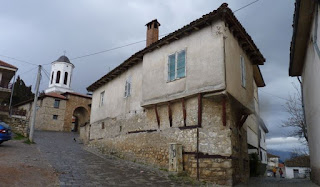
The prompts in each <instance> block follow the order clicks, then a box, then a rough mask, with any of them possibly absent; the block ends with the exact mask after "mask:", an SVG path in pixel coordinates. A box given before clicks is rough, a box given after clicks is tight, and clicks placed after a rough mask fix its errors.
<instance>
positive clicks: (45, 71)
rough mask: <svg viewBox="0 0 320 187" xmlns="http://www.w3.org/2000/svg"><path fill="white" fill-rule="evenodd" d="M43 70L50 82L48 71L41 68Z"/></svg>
mask: <svg viewBox="0 0 320 187" xmlns="http://www.w3.org/2000/svg"><path fill="white" fill-rule="evenodd" d="M41 70H42V71H43V73H44V75H45V76H46V77H47V78H48V79H49V80H50V78H49V73H48V72H47V70H45V69H44V68H41Z"/></svg>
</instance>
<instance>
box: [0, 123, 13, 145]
mask: <svg viewBox="0 0 320 187" xmlns="http://www.w3.org/2000/svg"><path fill="white" fill-rule="evenodd" d="M8 140H11V128H10V127H9V125H7V124H6V123H4V122H0V144H2V142H4V141H8Z"/></svg>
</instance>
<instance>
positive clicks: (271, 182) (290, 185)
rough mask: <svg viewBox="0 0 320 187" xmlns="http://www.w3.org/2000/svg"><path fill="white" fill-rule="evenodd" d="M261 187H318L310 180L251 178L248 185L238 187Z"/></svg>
mask: <svg viewBox="0 0 320 187" xmlns="http://www.w3.org/2000/svg"><path fill="white" fill-rule="evenodd" d="M245 186H250V187H251V186H261V187H264V186H265V187H269V186H270V187H318V186H317V185H316V184H314V183H312V182H311V181H310V180H308V179H285V178H273V177H265V178H258V177H257V178H250V180H249V183H248V184H246V185H243V184H239V185H236V187H245Z"/></svg>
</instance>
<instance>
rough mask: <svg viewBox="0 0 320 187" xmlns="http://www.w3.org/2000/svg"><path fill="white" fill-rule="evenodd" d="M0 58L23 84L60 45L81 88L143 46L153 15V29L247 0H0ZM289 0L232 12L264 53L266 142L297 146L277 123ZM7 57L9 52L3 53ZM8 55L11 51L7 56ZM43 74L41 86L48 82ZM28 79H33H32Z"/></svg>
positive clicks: (283, 95) (288, 86)
mask: <svg viewBox="0 0 320 187" xmlns="http://www.w3.org/2000/svg"><path fill="white" fill-rule="evenodd" d="M0 2H1V4H0V25H1V32H0V44H1V45H0V59H1V60H3V61H6V62H8V63H10V64H13V65H15V66H17V67H18V68H19V71H18V74H19V75H20V76H21V77H22V79H23V80H25V82H26V83H27V84H28V85H34V84H35V81H36V72H37V69H36V68H37V67H36V66H34V65H30V64H28V63H24V62H20V61H18V60H15V59H19V60H22V61H26V62H29V63H33V64H47V65H44V69H46V71H48V72H50V63H51V62H53V61H54V60H56V59H58V58H59V56H61V55H63V53H64V51H66V56H68V57H69V58H70V59H71V61H72V63H73V64H74V65H75V66H76V68H75V70H74V75H73V80H72V88H73V89H74V90H75V91H77V92H81V93H86V87H87V86H89V85H90V84H91V83H93V82H94V81H96V80H97V79H99V78H100V77H101V76H103V75H104V74H106V73H107V72H108V71H109V69H113V68H115V67H116V66H117V65H119V64H120V63H122V62H123V61H124V60H125V59H127V58H128V57H129V56H131V55H132V54H133V53H135V52H137V51H138V50H140V49H142V48H144V47H145V42H144V41H143V40H144V39H145V34H146V28H145V24H146V23H147V22H149V21H151V20H153V19H155V18H157V19H158V21H159V22H160V23H161V27H160V35H165V34H167V33H171V32H173V31H174V30H177V29H179V28H181V27H183V26H184V25H186V24H188V23H190V22H191V21H193V20H195V19H197V18H199V17H201V16H202V15H203V14H207V13H209V12H211V11H213V10H215V9H217V8H218V7H219V6H220V5H221V4H222V3H223V2H227V3H228V4H229V7H230V8H231V9H232V10H237V9H239V8H241V7H243V6H245V5H247V4H248V3H250V2H253V0H241V1H239V0H230V1H221V0H215V1H212V0H198V1H192V0H174V1H173V0H161V1H160V0H158V1H156V0H130V1H124V0H123V1H107V0H68V1H65V0H55V1H49V0H28V1H20V0H10V1H0ZM293 10H294V1H293V0H281V1H278V0H260V1H258V2H256V3H254V4H252V5H250V6H248V7H246V8H244V9H242V10H240V11H238V12H236V13H235V15H236V17H237V18H238V20H239V21H240V22H241V24H242V25H243V26H244V28H245V29H246V31H247V32H248V33H249V34H250V35H251V37H252V38H253V40H254V42H255V43H256V45H257V46H258V48H259V49H260V51H261V52H262V54H263V55H264V56H265V58H266V60H267V61H266V63H265V65H264V66H261V71H262V74H263V76H264V79H265V82H266V84H267V86H266V87H264V88H261V89H260V92H259V94H260V108H261V116H262V118H263V119H264V121H265V123H266V124H267V126H268V128H269V131H270V132H269V134H268V136H267V137H268V139H267V142H268V148H273V149H278V150H290V149H292V148H293V147H301V144H300V143H299V141H298V140H297V139H296V138H292V137H290V138H286V135H287V133H288V131H290V130H289V129H283V128H281V127H280V126H281V123H282V121H283V120H285V119H286V118H287V117H288V114H287V113H286V112H285V110H284V108H283V105H284V104H285V102H286V100H285V99H287V98H288V96H289V94H293V93H294V89H293V86H292V84H297V81H296V78H291V77H289V76H288V66H289V46H290V41H291V37H292V20H293ZM137 41H142V42H140V43H138V44H135V45H131V46H128V47H124V48H120V49H117V50H112V51H109V52H106V53H102V54H99V55H94V56H90V57H86V58H80V59H75V60H72V59H74V58H76V57H79V56H83V55H86V54H91V53H95V52H99V51H103V50H108V49H112V48H115V47H119V46H123V45H126V44H130V43H134V42H137ZM7 57H11V58H7ZM12 58H15V59H12ZM48 82H49V80H48V78H47V77H46V76H45V75H43V78H42V82H41V87H40V88H41V89H42V90H43V89H46V88H47V86H48ZM33 87H34V86H33Z"/></svg>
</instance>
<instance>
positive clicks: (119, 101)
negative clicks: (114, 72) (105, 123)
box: [90, 62, 143, 124]
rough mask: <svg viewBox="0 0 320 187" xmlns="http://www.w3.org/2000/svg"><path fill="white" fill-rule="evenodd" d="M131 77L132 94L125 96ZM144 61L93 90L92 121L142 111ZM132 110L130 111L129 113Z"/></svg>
mask: <svg viewBox="0 0 320 187" xmlns="http://www.w3.org/2000/svg"><path fill="white" fill-rule="evenodd" d="M129 77H131V96H129V97H124V92H125V83H126V80H127V79H128V78H129ZM141 83H142V63H141V62H140V63H138V64H136V65H134V66H133V67H131V68H130V69H129V70H127V71H126V72H124V73H122V74H121V75H120V76H118V77H116V78H115V79H113V80H112V81H110V82H108V83H107V84H105V85H104V86H101V87H100V88H98V89H97V90H95V91H94V92H93V95H92V106H91V107H92V108H91V117H90V123H91V124H92V123H94V122H97V121H99V120H103V119H106V118H115V117H119V116H123V117H125V115H130V113H132V112H133V113H134V112H142V111H143V108H141V107H140V102H141ZM103 91H104V92H105V94H104V104H103V105H102V106H99V102H100V93H101V92H103ZM129 112H130V113H129Z"/></svg>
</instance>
